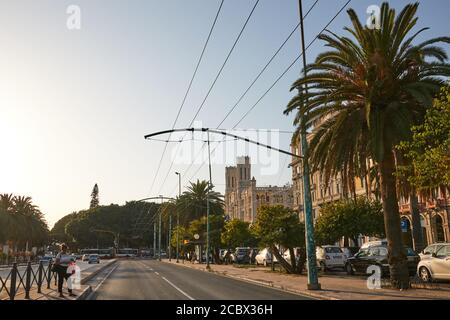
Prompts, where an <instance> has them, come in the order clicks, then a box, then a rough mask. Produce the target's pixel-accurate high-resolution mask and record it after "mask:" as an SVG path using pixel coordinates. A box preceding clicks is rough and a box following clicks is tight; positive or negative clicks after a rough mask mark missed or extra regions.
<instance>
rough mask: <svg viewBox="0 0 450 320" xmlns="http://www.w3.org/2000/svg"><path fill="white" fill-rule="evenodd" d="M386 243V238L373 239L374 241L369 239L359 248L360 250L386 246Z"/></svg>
mask: <svg viewBox="0 0 450 320" xmlns="http://www.w3.org/2000/svg"><path fill="white" fill-rule="evenodd" d="M387 244H388V243H387V240H386V239H381V240H375V241H369V242H366V243H364V244H363V245H362V246H361V248H360V250H362V249H367V248H370V247H378V246H387Z"/></svg>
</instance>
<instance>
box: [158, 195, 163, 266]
mask: <svg viewBox="0 0 450 320" xmlns="http://www.w3.org/2000/svg"><path fill="white" fill-rule="evenodd" d="M159 197H160V198H161V207H160V210H159V221H158V224H159V227H158V230H159V233H158V260H159V261H161V211H162V203H163V196H162V195H159Z"/></svg>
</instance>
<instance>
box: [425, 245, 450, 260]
mask: <svg viewBox="0 0 450 320" xmlns="http://www.w3.org/2000/svg"><path fill="white" fill-rule="evenodd" d="M449 244H450V243H433V244H430V245H429V246H427V247H426V248H425V249H423V250H422V252H421V253H419V256H420V259H424V258H429V257H431V256H432V254H433V253H436V252H437V251H438V250H439V249H440V248H441V247H442V246H444V245H449Z"/></svg>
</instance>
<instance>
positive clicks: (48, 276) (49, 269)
mask: <svg viewBox="0 0 450 320" xmlns="http://www.w3.org/2000/svg"><path fill="white" fill-rule="evenodd" d="M52 265H53V263H52V262H51V261H49V263H48V270H47V289H50V282H51V281H52Z"/></svg>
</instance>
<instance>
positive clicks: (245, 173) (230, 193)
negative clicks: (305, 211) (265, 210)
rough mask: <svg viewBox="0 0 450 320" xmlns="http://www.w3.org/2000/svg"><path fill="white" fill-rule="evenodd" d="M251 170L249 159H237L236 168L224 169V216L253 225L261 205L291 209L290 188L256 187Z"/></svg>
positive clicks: (291, 197)
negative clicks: (281, 206)
mask: <svg viewBox="0 0 450 320" xmlns="http://www.w3.org/2000/svg"><path fill="white" fill-rule="evenodd" d="M251 169H252V168H251V163H250V158H249V157H239V158H238V159H237V163H236V166H234V167H226V168H225V214H226V215H228V216H229V217H230V219H239V220H242V221H245V222H249V223H253V222H254V221H255V219H256V214H257V210H258V208H259V207H261V206H262V205H283V206H285V207H288V208H293V196H292V186H289V185H287V186H282V187H278V186H266V187H257V186H256V179H255V177H252V175H251ZM250 177H252V178H250Z"/></svg>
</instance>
